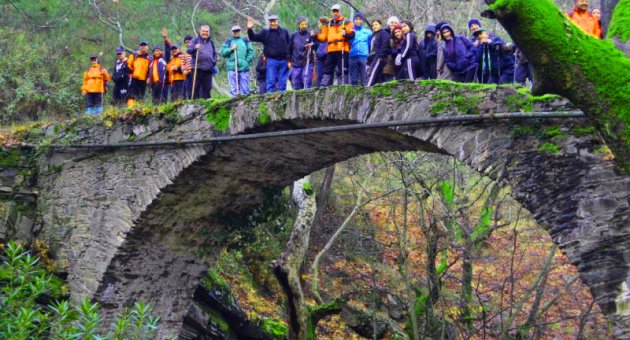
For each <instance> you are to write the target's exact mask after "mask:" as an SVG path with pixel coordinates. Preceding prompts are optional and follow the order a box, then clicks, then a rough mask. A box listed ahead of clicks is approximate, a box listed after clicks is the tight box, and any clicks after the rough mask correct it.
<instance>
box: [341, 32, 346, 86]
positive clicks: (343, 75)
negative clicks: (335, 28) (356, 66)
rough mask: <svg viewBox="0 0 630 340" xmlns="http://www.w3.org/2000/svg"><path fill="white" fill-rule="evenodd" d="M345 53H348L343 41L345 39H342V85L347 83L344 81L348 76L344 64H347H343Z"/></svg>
mask: <svg viewBox="0 0 630 340" xmlns="http://www.w3.org/2000/svg"><path fill="white" fill-rule="evenodd" d="M345 54H346V53H345V51H344V43H343V40H342V41H341V85H345V83H344V78H345V77H346V72H345V70H344V66H345V65H344V64H343V62H344V59H345V58H344V55H345Z"/></svg>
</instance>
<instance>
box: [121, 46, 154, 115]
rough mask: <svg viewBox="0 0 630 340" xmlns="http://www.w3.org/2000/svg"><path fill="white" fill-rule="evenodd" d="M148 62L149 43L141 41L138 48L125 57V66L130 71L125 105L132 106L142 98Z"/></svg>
mask: <svg viewBox="0 0 630 340" xmlns="http://www.w3.org/2000/svg"><path fill="white" fill-rule="evenodd" d="M150 63H151V60H150V59H149V43H147V42H146V41H141V42H140V49H139V50H138V51H137V52H136V53H134V54H132V55H130V56H129V58H128V59H127V66H129V70H130V71H131V79H130V81H129V92H128V99H127V106H133V104H134V103H135V102H136V101H138V100H142V99H144V94H145V93H146V91H147V81H148V78H149V64H150Z"/></svg>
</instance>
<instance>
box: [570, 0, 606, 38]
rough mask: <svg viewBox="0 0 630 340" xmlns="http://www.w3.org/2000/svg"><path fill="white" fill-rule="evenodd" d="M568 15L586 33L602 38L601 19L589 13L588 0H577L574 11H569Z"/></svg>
mask: <svg viewBox="0 0 630 340" xmlns="http://www.w3.org/2000/svg"><path fill="white" fill-rule="evenodd" d="M567 17H568V18H569V20H571V21H572V22H573V23H574V24H575V26H577V27H579V28H580V29H581V30H582V31H584V33H586V34H588V35H591V36H594V37H595V38H598V39H601V38H602V27H601V25H600V23H599V20H598V19H597V18H596V17H594V16H593V15H592V14H591V13H589V11H588V0H575V6H573V11H571V12H568V13H567Z"/></svg>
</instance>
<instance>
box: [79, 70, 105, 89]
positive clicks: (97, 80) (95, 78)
mask: <svg viewBox="0 0 630 340" xmlns="http://www.w3.org/2000/svg"><path fill="white" fill-rule="evenodd" d="M110 79H111V78H110V77H109V73H107V70H106V69H105V68H103V66H101V65H100V64H94V65H92V66H91V67H90V68H89V69H88V70H87V71H85V72H84V73H83V85H82V86H81V91H84V92H87V93H104V92H105V84H106V83H107V82H108V81H109V80H110Z"/></svg>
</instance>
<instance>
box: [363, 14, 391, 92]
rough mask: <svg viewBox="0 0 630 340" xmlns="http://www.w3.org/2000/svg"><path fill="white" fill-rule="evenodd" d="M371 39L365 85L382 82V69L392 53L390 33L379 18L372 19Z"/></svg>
mask: <svg viewBox="0 0 630 340" xmlns="http://www.w3.org/2000/svg"><path fill="white" fill-rule="evenodd" d="M372 31H373V32H374V33H373V35H372V41H371V43H370V58H371V59H372V62H371V63H370V68H369V72H368V83H367V86H372V85H374V84H378V83H382V82H383V80H384V79H383V69H384V68H385V65H387V61H388V59H389V56H390V54H391V53H392V47H391V45H390V42H389V40H390V33H389V31H388V30H386V29H384V28H383V23H382V22H381V21H380V20H373V21H372Z"/></svg>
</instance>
